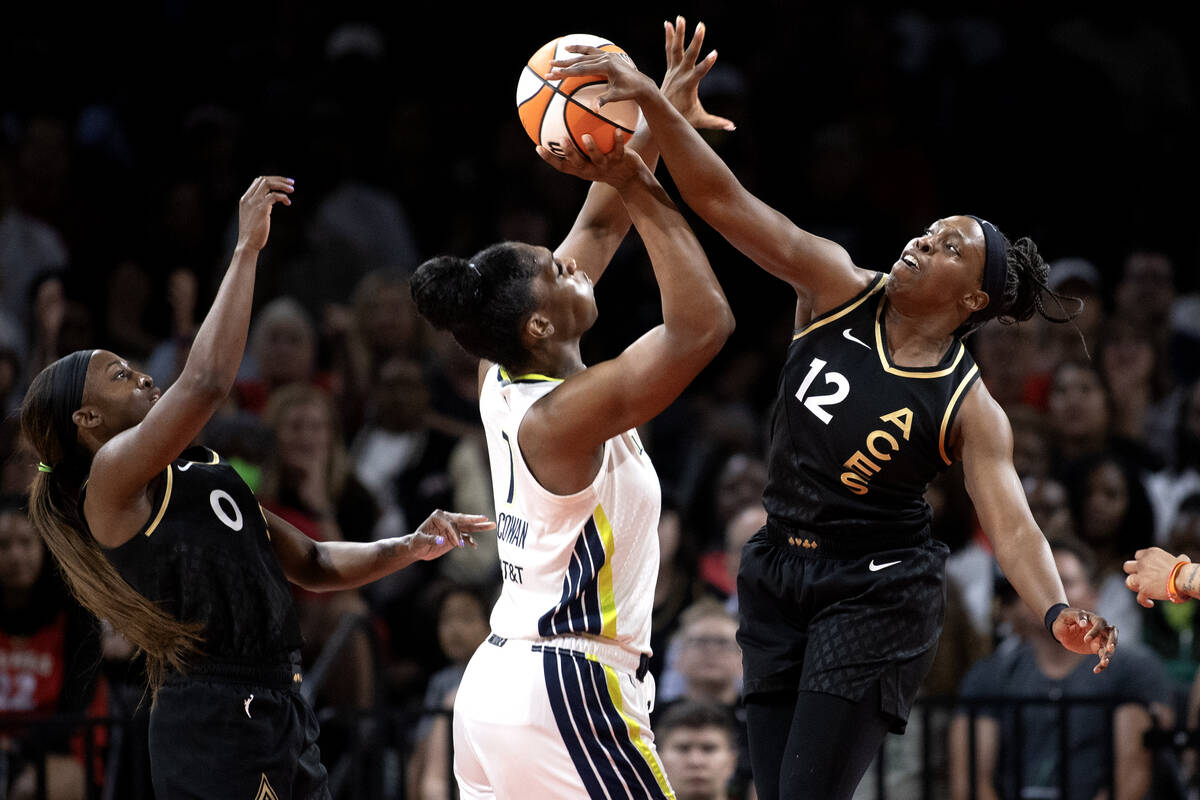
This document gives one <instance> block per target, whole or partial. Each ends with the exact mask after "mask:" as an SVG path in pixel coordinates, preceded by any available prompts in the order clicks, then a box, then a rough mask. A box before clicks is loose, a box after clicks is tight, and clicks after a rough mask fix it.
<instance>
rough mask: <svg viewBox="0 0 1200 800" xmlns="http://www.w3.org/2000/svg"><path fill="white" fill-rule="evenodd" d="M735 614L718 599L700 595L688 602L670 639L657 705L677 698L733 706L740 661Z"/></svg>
mask: <svg viewBox="0 0 1200 800" xmlns="http://www.w3.org/2000/svg"><path fill="white" fill-rule="evenodd" d="M736 633H737V618H736V617H734V616H733V615H732V614H730V613H729V612H728V611H726V610H725V607H724V605H723V604H722V603H721V602H720V601H719V600H717V599H715V598H711V597H703V598H701V599H699V600H697V601H696V602H695V603H693V604H692V605H690V606H688V607H687V609H686V610H685V611H684V612H683V615H682V617H681V619H680V626H679V631H678V632H677V633H676V634H675V637H674V639H672V641H671V646H670V650H671V651H673V652H674V658H671V657H670V655H668V662H667V669H666V672H664V674H663V675H662V679H661V685H660V687H659V691H658V696H659V701H660V702H659V706H660V708H661V707H662V706H663V705H664V704H666V703H670V702H672V701H675V700H678V699H680V698H686V699H689V700H702V701H705V702H711V703H722V704H724V705H727V706H733V705H736V704H737V703H738V699H739V693H740V692H741V680H742V661H741V649H740V648H739V647H738V643H737V639H736V638H735V637H734V634H736Z"/></svg>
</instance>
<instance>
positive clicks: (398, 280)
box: [326, 267, 474, 430]
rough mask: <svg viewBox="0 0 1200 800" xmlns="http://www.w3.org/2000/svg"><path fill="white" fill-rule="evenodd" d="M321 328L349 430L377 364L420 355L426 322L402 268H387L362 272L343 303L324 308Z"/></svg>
mask: <svg viewBox="0 0 1200 800" xmlns="http://www.w3.org/2000/svg"><path fill="white" fill-rule="evenodd" d="M326 327H327V329H328V331H329V335H330V340H331V341H330V343H331V356H332V364H333V371H334V372H335V373H336V374H337V375H339V382H340V384H341V386H342V398H341V399H342V405H343V409H342V413H343V415H344V418H345V419H346V421H347V429H348V430H355V429H356V428H357V427H358V426H359V425H360V424H362V421H363V419H364V415H365V413H366V410H365V409H366V406H367V404H368V401H369V399H370V397H371V393H372V391H373V387H374V385H375V381H376V380H377V379H378V377H379V370H380V368H381V367H382V366H383V364H384V363H385V362H387V361H389V360H390V359H392V358H403V359H416V360H420V359H421V358H422V357H423V356H424V354H425V351H426V347H425V344H426V341H427V338H428V336H429V326H428V325H427V324H426V323H425V322H424V320H422V319H421V317H420V315H418V314H417V311H416V307H415V305H414V304H413V299H412V292H411V291H409V286H408V270H405V269H401V268H398V267H391V268H384V269H377V270H374V271H373V272H369V273H367V274H366V275H364V276H363V278H362V280H360V281H359V282H358V283H357V284H356V285H355V286H354V291H353V293H352V294H351V297H350V305H349V307H342V306H333V307H332V308H331V309H330V310H329V311H328V313H327V320H326ZM473 407H474V406H473Z"/></svg>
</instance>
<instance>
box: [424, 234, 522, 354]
mask: <svg viewBox="0 0 1200 800" xmlns="http://www.w3.org/2000/svg"><path fill="white" fill-rule="evenodd" d="M536 273H537V264H536V263H535V262H534V259H533V256H532V254H531V251H530V249H529V248H528V247H525V246H523V245H521V244H520V243H518V242H500V243H499V244H494V245H492V246H490V247H488V248H485V249H484V250H481V251H480V252H478V253H476V254H475V255H474V256H472V257H471V259H470V260H469V261H468V260H466V259H463V258H459V257H457V256H437V257H435V258H431V259H429V260H428V261H426V262H425V263H424V264H422V265H421V266H420V267H418V268H417V271H416V272H415V273H413V277H412V281H411V289H412V296H413V300H414V301H415V302H416V304H417V311H418V312H420V314H421V316H422V317H424V318H425V319H427V320H429V322H430V324H432V325H433V327H435V328H437V329H438V330H448V331H450V333H451V334H452V335H453V336H454V338H455V340H456V341H457V342H458V343H459V344H460V345H462V347H463V348H464V349H465V350H466V351H467V352H469V353H471V354H472V355H474V356H476V357H478V358H482V359H486V360H488V361H494V362H496V363H498V364H503V365H505V366H507V367H515V366H517V365H520V364H523V363H524V362H525V360H526V359H527V358H528V352H527V351H526V349H525V347H524V346H523V345H522V344H521V337H520V335H519V331H520V327H521V324H522V323H523V322H524V320H525V318H526V317H528V316H529V314H530V313H531V312H532V311H533V310H534V309H535V308H536V307H537V298H535V297H534V294H533V288H532V278H533V276H534V275H535V274H536Z"/></svg>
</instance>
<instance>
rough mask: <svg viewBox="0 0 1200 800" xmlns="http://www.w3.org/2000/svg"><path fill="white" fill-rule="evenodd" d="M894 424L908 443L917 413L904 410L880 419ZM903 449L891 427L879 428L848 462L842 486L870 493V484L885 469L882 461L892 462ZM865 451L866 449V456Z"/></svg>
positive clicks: (861, 492)
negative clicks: (896, 453)
mask: <svg viewBox="0 0 1200 800" xmlns="http://www.w3.org/2000/svg"><path fill="white" fill-rule="evenodd" d="M879 419H880V420H881V421H883V422H888V423H891V424H892V425H893V426H894V427H895V429H896V431H897V432H898V433H899V434H900V436H901V437H902V438H903V440H904V441H906V442H907V441H908V437H909V436H910V435H911V434H912V423H913V412H912V411H911V410H910V409H908V408H901V409H898V410H896V411H893V412H891V413H890V414H884V415H883V416H882V417H880V418H879ZM899 449H900V439H897V438H896V436H894V435H893V434H892V432H891V431H890V430H889V429H887V428H877V429H876V430H873V431H871V432H870V433H868V434H867V440H866V442H865V443H864V444H863V447H862V449H859V450H856V451H854V455H852V456H850V457H849V458H848V459H846V462H845V464H843V466H845V467H846V468H847V471H846V472H843V473H842V483H843V484H844V485H845V486H846V487H847V488H849V489H850V491H852V492H854V493H855V494H858V495H863V494H866V493H867V492H868V491H869V490H870V487H869V486H868V484H869V483H870V481H871V478H872V477H874V476H875V475H876V474H877V473H878V472H879V471H880V470H881V469H883V466H882V465H881V464H880V463H879V462H881V461H882V462H886V461H891V460H892V453H894V452H896V451H897V450H899ZM863 450H866V452H865V453H864V452H863Z"/></svg>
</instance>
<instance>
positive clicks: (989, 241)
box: [967, 214, 1008, 324]
mask: <svg viewBox="0 0 1200 800" xmlns="http://www.w3.org/2000/svg"><path fill="white" fill-rule="evenodd" d="M967 216H968V217H970V218H971V219H973V220H975V221H976V222H978V223H979V227H980V228H983V243H984V248H985V250H986V251H987V255H986V257H985V258H984V261H983V280H982V281H981V282H980V287H979V288H981V289H983V291H984V292H986V293H987V296H988V304H987V306H986V307H984V308H981V309H980V310H979V311H976V312H975V313H974V314H972V315H971V316H970V317H968V318H967V322H968V323H969V324H977V323H982V322H987V321H988V320H989V319H992V318H993V317H998V316H1000V314H1002V313H1004V311H1005V309H1003V308H1001V304H1002V303H1003V302H1004V284H1005V281H1006V280H1007V279H1008V240H1007V239H1005V238H1004V234H1002V233H1001V232H1000V229H999V228H997V227H996V226H995V225H993V224H992V223H990V222H988V221H987V220H986V219H980V218H979V217H977V216H975V215H974V214H967Z"/></svg>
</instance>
